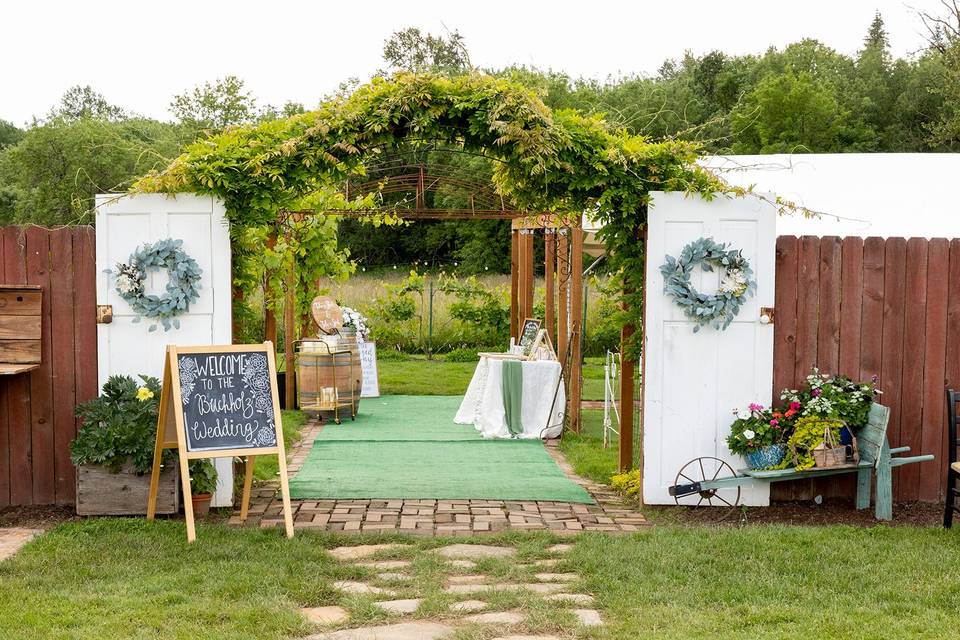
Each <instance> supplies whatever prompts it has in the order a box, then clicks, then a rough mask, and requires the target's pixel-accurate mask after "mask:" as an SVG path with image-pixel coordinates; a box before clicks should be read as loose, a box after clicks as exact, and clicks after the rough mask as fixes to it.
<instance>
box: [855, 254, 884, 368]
mask: <svg viewBox="0 0 960 640" xmlns="http://www.w3.org/2000/svg"><path fill="white" fill-rule="evenodd" d="M884 245H885V242H884V240H883V238H867V239H866V240H864V242H863V296H862V298H861V299H862V301H863V306H862V308H861V312H860V327H861V331H860V379H861V380H868V379H870V378H871V377H872V376H878V377H879V375H880V359H881V356H882V354H883V280H884V257H885V250H884Z"/></svg>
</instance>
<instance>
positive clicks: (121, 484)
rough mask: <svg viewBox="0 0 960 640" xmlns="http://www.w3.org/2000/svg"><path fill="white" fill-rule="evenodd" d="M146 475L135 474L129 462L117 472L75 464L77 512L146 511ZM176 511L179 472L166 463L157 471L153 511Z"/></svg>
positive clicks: (121, 513) (99, 514) (178, 508)
mask: <svg viewBox="0 0 960 640" xmlns="http://www.w3.org/2000/svg"><path fill="white" fill-rule="evenodd" d="M149 495H150V474H149V473H146V474H144V475H142V476H138V475H137V474H135V473H133V471H132V469H131V467H130V465H129V464H128V465H125V466H124V467H123V469H122V470H121V471H120V473H110V471H109V470H108V469H107V468H106V467H101V466H99V465H92V464H82V465H80V466H78V467H77V515H81V516H126V515H143V514H146V513H147V498H148V497H149ZM178 511H180V471H179V467H178V466H177V465H176V464H168V465H166V466H165V467H164V470H163V473H161V474H160V489H159V492H158V494H157V513H177V512H178Z"/></svg>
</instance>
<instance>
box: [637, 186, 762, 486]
mask: <svg viewBox="0 0 960 640" xmlns="http://www.w3.org/2000/svg"><path fill="white" fill-rule="evenodd" d="M651 196H652V201H651V204H650V212H649V238H650V240H649V244H648V246H647V276H646V282H647V317H646V332H645V335H644V349H645V357H646V368H645V371H644V376H643V377H644V382H645V383H646V385H647V386H646V389H645V390H644V406H643V420H644V422H643V425H644V428H643V447H644V455H643V462H644V467H643V500H644V502H645V503H646V504H673V503H674V499H673V497H672V496H670V495H669V492H668V488H669V487H670V486H671V485H674V484H681V483H684V482H685V480H684V479H683V478H681V479H680V480H679V481H678V480H677V474H678V472H679V470H680V469H681V467H683V466H684V465H685V464H687V463H688V462H690V461H691V460H693V459H694V458H699V457H701V456H709V457H713V458H719V459H721V460H724V461H726V462H727V463H729V464H730V466H731V467H732V468H733V469H739V468H742V467H743V466H744V463H743V461H742V460H741V459H740V457H739V456H735V455H732V454H731V453H730V451H729V450H728V449H727V443H726V437H727V435H728V434H729V433H730V424H731V422H732V421H733V412H732V410H733V409H734V408H735V407H741V408H742V407H746V406H747V405H748V404H750V403H751V402H757V403H759V404H763V405H767V406H769V405H770V397H771V390H772V388H773V325H771V324H763V323H762V322H761V319H760V316H761V313H760V308H761V307H772V306H773V299H774V296H773V289H774V260H775V253H776V246H775V245H776V237H775V233H774V219H775V216H776V211H775V210H774V207H772V206H770V205H769V204H767V203H764V202H762V201H761V200H759V199H757V198H753V197H744V198H717V199H715V200H713V201H710V202H708V201H706V200H704V199H702V198H700V197H699V196H688V195H686V194H683V193H652V194H651ZM701 237H712V238H713V239H714V240H716V241H717V242H723V243H729V245H730V247H731V248H734V249H739V250H742V251H743V255H744V257H746V258H747V260H749V261H750V265H751V267H753V272H754V277H755V278H756V281H757V293H756V295H755V296H753V297H751V298H749V299H748V300H747V301H746V303H745V304H744V305H743V307H742V308H741V309H740V313H739V314H738V315H737V317H736V318H735V319H734V320H733V322H732V323H731V324H730V326H729V327H728V328H727V329H726V330H725V331H718V330H716V329H714V328H712V327H704V328H703V329H701V330H700V331H698V332H697V333H694V332H693V328H694V323H693V321H691V320H690V319H689V318H688V317H687V316H686V315H684V313H683V310H682V309H681V308H680V306H679V305H677V304H676V303H675V302H674V300H673V299H672V298H670V297H668V296H667V295H665V294H664V293H663V275H661V273H660V266H661V265H662V264H663V262H664V260H665V258H666V257H667V256H668V255H669V256H678V255H679V254H680V252H681V251H682V250H683V248H684V247H685V246H686V245H687V244H689V243H690V242H693V241H694V240H696V239H698V238H701ZM719 276H720V274H719V273H718V271H717V270H714V271H712V272H707V271H703V270H702V269H697V270H695V271H694V272H693V273H692V274H691V277H692V281H693V286H694V287H695V288H696V289H697V290H698V291H702V292H707V293H709V292H712V291H716V290H717V287H718V285H719ZM694 466H695V468H696V472H697V473H700V469H699V464H697V465H694ZM713 472H714V470H712V469H705V470H704V472H703V473H707V474H711V475H712V474H713ZM687 473H688V474H692V473H693V472H692V471H689V470H688V472H687ZM696 479H697V480H700V479H702V476H700V477H696ZM708 479H709V476H708ZM725 497H726V498H727V499H729V498H730V496H725ZM741 499H742V501H743V503H744V504H748V505H766V504H769V501H770V490H769V485H768V484H766V483H747V484H744V486H743V495H742V497H741ZM694 503H696V502H694ZM704 504H706V503H704Z"/></svg>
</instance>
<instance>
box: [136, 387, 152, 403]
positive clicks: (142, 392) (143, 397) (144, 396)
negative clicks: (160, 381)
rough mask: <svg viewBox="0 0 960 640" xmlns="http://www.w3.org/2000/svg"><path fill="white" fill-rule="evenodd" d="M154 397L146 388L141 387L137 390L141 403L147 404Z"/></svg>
mask: <svg viewBox="0 0 960 640" xmlns="http://www.w3.org/2000/svg"><path fill="white" fill-rule="evenodd" d="M152 397H153V391H150V389H147V388H146V387H140V388H139V389H137V400H139V401H140V402H145V401H147V400H149V399H150V398H152Z"/></svg>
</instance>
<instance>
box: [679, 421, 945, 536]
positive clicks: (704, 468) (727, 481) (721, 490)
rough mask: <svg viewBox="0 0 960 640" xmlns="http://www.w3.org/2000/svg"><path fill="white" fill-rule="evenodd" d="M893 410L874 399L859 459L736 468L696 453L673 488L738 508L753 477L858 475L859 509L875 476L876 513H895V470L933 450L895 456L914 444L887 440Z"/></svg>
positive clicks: (695, 500) (883, 516) (692, 499)
mask: <svg viewBox="0 0 960 640" xmlns="http://www.w3.org/2000/svg"><path fill="white" fill-rule="evenodd" d="M889 421H890V409H889V408H888V407H885V406H883V405H881V404H877V403H874V404H873V405H872V406H871V407H870V416H869V419H868V420H867V424H866V425H865V426H863V427H862V428H861V429H859V430H858V431H857V433H856V434H855V435H856V438H857V444H858V447H859V451H860V460H859V461H858V462H853V463H849V464H845V465H841V466H835V467H821V468H818V467H813V468H812V469H807V470H805V471H796V470H794V469H775V470H754V469H740V470H739V471H734V469H733V467H731V466H730V465H729V464H728V463H727V462H726V461H723V460H720V459H719V458H714V457H701V458H694V459H693V460H691V461H690V462H688V463H687V464H685V465H684V466H683V467H681V469H680V471H679V472H678V473H677V477H676V479H675V480H674V483H675V484H674V485H673V486H672V487H670V488H669V493H670V495H671V496H673V497H674V500H675V501H676V503H677V504H680V505H689V506H700V505H710V506H728V507H735V506H737V505H738V504H739V502H740V487H741V486H742V485H743V484H745V483H747V482H750V481H751V480H759V481H761V482H782V481H785V480H800V479H805V478H820V477H824V476H835V475H843V474H848V473H855V474H857V499H856V504H857V509H866V508H867V507H869V506H870V488H871V476H875V477H876V484H877V489H876V501H875V502H876V504H875V511H874V514H875V517H876V519H877V520H891V519H892V518H893V469H894V468H896V467H901V466H903V465H905V464H912V463H914V462H928V461H930V460H933V458H934V457H933V455H931V454H926V455H919V456H904V457H894V456H896V455H897V454H901V453H909V452H910V447H896V448H894V449H891V448H890V444H889V441H888V440H887V424H888V423H889Z"/></svg>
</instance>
